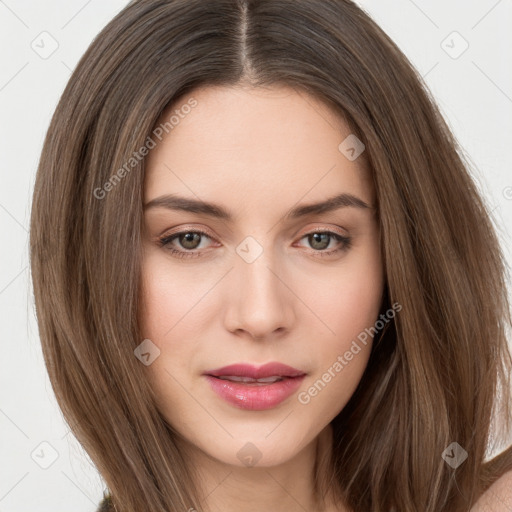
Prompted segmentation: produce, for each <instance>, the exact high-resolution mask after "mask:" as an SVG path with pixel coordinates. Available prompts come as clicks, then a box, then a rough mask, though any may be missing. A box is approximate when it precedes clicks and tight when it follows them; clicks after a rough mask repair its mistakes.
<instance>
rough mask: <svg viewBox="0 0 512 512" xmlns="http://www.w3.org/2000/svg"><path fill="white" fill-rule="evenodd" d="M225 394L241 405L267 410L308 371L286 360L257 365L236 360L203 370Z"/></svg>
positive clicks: (211, 382)
mask: <svg viewBox="0 0 512 512" xmlns="http://www.w3.org/2000/svg"><path fill="white" fill-rule="evenodd" d="M203 375H204V376H205V377H206V379H207V380H208V382H209V383H210V386H211V388H212V389H213V391H215V393H217V394H218V395H219V396H220V397H221V398H223V399H224V400H226V401H227V402H229V403H230V404H232V405H234V406H236V407H239V408H240V409H248V410H251V411H263V410H266V409H271V408H273V407H276V406H277V405H279V404H280V403H281V402H283V401H284V400H286V399H287V398H288V397H289V396H290V395H292V394H293V393H294V392H295V391H296V390H297V389H298V388H299V386H300V385H301V383H302V381H303V380H304V377H305V376H306V373H305V372H303V371H301V370H298V369H297V368H292V367H291V366H288V365H285V364H282V363H276V362H274V363H267V364H265V365H263V366H260V367H256V366H252V365H250V364H244V363H240V364H232V365H229V366H224V367H223V368H218V369H215V370H208V371H206V372H204V373H203Z"/></svg>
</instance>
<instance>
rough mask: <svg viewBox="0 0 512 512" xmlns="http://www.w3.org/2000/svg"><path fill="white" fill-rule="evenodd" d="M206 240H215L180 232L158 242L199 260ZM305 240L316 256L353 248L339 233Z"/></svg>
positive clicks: (314, 234) (193, 232) (319, 234)
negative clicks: (332, 245)
mask: <svg viewBox="0 0 512 512" xmlns="http://www.w3.org/2000/svg"><path fill="white" fill-rule="evenodd" d="M205 238H206V239H209V240H213V238H212V237H210V236H209V235H208V233H206V232H204V231H201V230H187V231H180V232H179V233H175V234H173V235H170V236H164V237H162V238H160V239H159V240H158V241H159V244H160V246H161V247H164V248H165V249H166V250H168V251H170V253H171V254H172V255H173V256H176V257H177V258H198V257H201V256H203V253H202V252H201V251H197V249H202V248H204V247H200V246H201V242H202V240H203V239H205ZM305 238H307V240H308V243H309V244H310V246H311V247H312V251H311V253H312V254H313V255H314V256H320V257H324V256H333V255H334V254H338V253H340V252H342V251H346V250H348V249H349V248H350V246H351V238H350V237H347V236H343V235H340V234H339V233H335V232H333V231H327V230H323V231H322V230H320V229H319V230H316V231H312V232H310V233H307V234H306V235H304V236H303V237H302V238H300V240H303V239H305ZM333 240H334V242H335V243H337V245H336V246H335V247H334V248H330V249H329V250H326V249H327V248H328V247H329V246H330V245H331V242H332V241H333ZM175 242H177V243H178V244H179V246H181V248H182V249H178V248H176V245H175Z"/></svg>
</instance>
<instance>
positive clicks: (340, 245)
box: [301, 230, 352, 257]
mask: <svg viewBox="0 0 512 512" xmlns="http://www.w3.org/2000/svg"><path fill="white" fill-rule="evenodd" d="M305 238H306V239H307V241H308V243H309V244H310V246H311V247H312V248H313V250H314V251H313V254H314V256H320V257H323V256H332V255H334V254H338V253H339V252H341V251H346V250H348V249H349V248H350V245H351V241H352V240H351V238H350V237H348V236H343V235H340V234H339V233H334V232H333V231H321V230H316V231H313V232H311V233H308V234H306V235H304V236H303V237H302V238H301V240H303V239H305ZM333 240H334V241H335V242H337V245H336V246H335V247H334V248H331V249H330V250H325V249H327V248H328V247H329V245H331V242H332V241H333Z"/></svg>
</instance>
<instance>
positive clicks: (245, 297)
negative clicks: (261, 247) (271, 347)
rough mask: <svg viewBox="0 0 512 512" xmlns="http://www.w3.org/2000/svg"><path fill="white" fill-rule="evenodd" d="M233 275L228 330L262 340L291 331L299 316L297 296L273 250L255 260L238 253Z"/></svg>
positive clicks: (230, 284) (227, 321)
mask: <svg viewBox="0 0 512 512" xmlns="http://www.w3.org/2000/svg"><path fill="white" fill-rule="evenodd" d="M230 275H231V280H230V282H229V285H228V286H229V291H228V295H229V299H228V302H227V309H226V311H225V318H224V322H225V326H226V329H227V330H229V331H230V332H232V333H235V334H237V335H238V336H242V337H243V336H246V337H248V338H254V339H258V340H264V339H271V338H273V337H276V336H282V335H283V334H284V333H285V332H289V330H290V329H291V327H292V325H293V323H294V322H295V320H296V315H295V307H296V303H295V300H296V298H295V296H294V294H293V292H292V290H291V289H290V288H291V285H290V283H288V281H289V279H287V273H286V272H285V270H284V266H283V265H279V264H278V261H277V260H276V259H275V258H274V257H273V256H272V251H271V250H265V251H263V253H262V254H261V255H260V256H259V257H258V258H257V259H256V260H254V261H252V262H248V261H246V260H244V259H243V258H242V257H238V256H236V258H235V262H234V268H233V270H232V271H231V272H230ZM288 277H289V276H288Z"/></svg>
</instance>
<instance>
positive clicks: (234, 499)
mask: <svg viewBox="0 0 512 512" xmlns="http://www.w3.org/2000/svg"><path fill="white" fill-rule="evenodd" d="M331 450H332V427H331V425H327V427H326V428H325V429H324V430H323V431H322V432H321V433H320V434H319V435H318V436H317V437H316V438H315V439H314V440H313V441H312V442H311V443H310V444H309V445H307V446H306V447H304V448H303V449H302V450H301V451H300V452H299V453H297V454H296V455H295V456H294V457H293V458H292V459H289V460H287V461H285V462H283V463H281V464H278V465H272V466H267V467H260V466H258V465H257V464H256V465H255V466H252V467H246V466H238V465H237V466H235V465H230V464H225V463H223V462H222V461H219V460H217V459H214V458H212V457H210V456H209V455H207V454H206V453H205V452H203V451H201V450H199V449H198V448H197V447H190V446H188V448H187V452H190V453H187V456H188V460H190V461H191V462H192V464H193V467H194V468H199V470H198V471H197V474H198V477H199V478H200V485H198V488H199V489H201V490H202V495H203V499H202V501H201V506H202V508H203V509H204V510H205V512H221V511H222V512H235V511H237V512H238V511H239V510H244V512H261V510H272V512H284V511H289V510H307V511H310V512H344V509H340V508H339V507H338V508H336V507H334V505H333V501H332V495H331V492H329V489H322V487H325V485H322V482H326V481H328V479H326V478H325V476H326V475H327V474H328V471H329V469H330V466H329V458H330V454H331ZM316 477H319V478H318V480H317V478H316ZM317 481H318V482H320V485H317ZM318 487H320V488H318ZM193 511H194V509H193V508H192V509H190V512H193Z"/></svg>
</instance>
